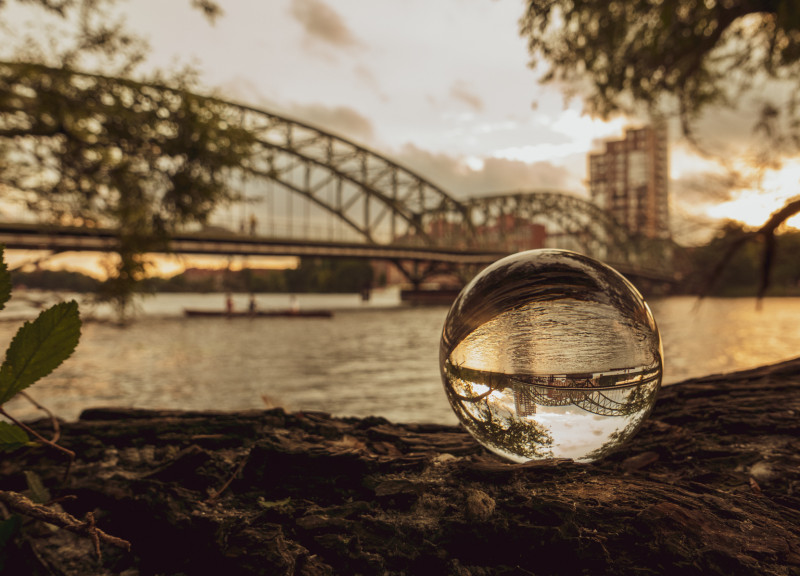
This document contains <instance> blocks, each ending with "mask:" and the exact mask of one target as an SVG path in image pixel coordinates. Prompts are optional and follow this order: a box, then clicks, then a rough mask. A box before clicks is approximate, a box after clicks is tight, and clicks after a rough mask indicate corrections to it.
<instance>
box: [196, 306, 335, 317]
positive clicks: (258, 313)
mask: <svg viewBox="0 0 800 576" xmlns="http://www.w3.org/2000/svg"><path fill="white" fill-rule="evenodd" d="M183 314H184V316H186V317H187V318H331V317H333V312H332V311H331V310H311V309H309V310H292V309H287V310H254V311H249V310H243V311H240V312H228V311H226V310H204V309H199V308H184V309H183Z"/></svg>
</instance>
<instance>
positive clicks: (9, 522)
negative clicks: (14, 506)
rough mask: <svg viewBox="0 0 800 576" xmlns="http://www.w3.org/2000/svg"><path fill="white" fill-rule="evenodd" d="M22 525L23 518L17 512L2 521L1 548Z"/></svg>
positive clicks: (0, 531) (0, 523)
mask: <svg viewBox="0 0 800 576" xmlns="http://www.w3.org/2000/svg"><path fill="white" fill-rule="evenodd" d="M20 526H22V518H20V517H19V516H18V515H17V514H13V515H12V516H9V517H8V518H7V519H5V520H3V521H2V522H0V550H2V549H3V548H4V547H5V545H6V544H8V542H9V541H10V540H11V539H12V538H13V537H14V536H15V535H16V534H17V532H19V528H20Z"/></svg>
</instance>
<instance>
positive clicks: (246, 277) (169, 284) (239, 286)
mask: <svg viewBox="0 0 800 576" xmlns="http://www.w3.org/2000/svg"><path fill="white" fill-rule="evenodd" d="M373 276H374V273H373V269H372V266H371V265H370V263H369V262H368V261H366V260H348V259H331V260H325V259H317V258H314V259H303V260H302V261H301V262H300V265H299V266H298V267H297V268H295V269H287V270H263V269H251V268H243V269H241V270H223V271H220V272H219V273H217V274H208V275H199V276H198V275H193V274H191V273H186V272H183V273H181V274H177V275H175V276H172V277H171V278H159V277H152V278H147V279H146V280H144V281H143V283H144V286H143V288H145V289H146V291H148V292H219V291H228V290H230V291H232V292H259V293H260V292H296V293H306V292H336V293H353V292H360V291H361V290H363V289H364V288H368V287H371V286H372V284H373V280H374V278H373ZM13 280H14V283H15V284H16V285H18V286H19V285H23V286H26V287H28V288H38V289H41V290H53V291H61V292H97V291H98V290H100V289H101V288H102V284H103V283H102V281H100V280H97V279H96V278H92V277H91V276H87V275H85V274H81V273H80V272H73V271H67V270H45V269H38V270H34V271H31V272H22V271H16V272H14V274H13Z"/></svg>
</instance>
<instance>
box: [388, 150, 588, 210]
mask: <svg viewBox="0 0 800 576" xmlns="http://www.w3.org/2000/svg"><path fill="white" fill-rule="evenodd" d="M392 157H393V158H395V159H396V160H397V161H398V162H399V163H400V164H401V165H403V166H406V167H408V168H409V169H411V170H413V171H414V172H416V173H417V174H419V175H420V176H422V177H424V178H426V179H428V180H429V181H430V182H432V183H433V184H436V185H437V186H440V187H441V188H442V189H444V190H445V191H446V192H448V193H450V194H452V195H453V196H454V197H456V198H461V199H463V198H468V197H473V196H484V195H487V194H493V193H502V192H515V191H531V190H550V191H568V190H571V189H574V176H573V175H572V174H571V173H570V172H569V170H567V169H566V168H563V167H560V166H555V165H553V164H551V163H549V162H535V163H527V162H521V161H518V160H508V159H505V158H483V159H476V158H469V159H468V158H461V157H455V156H450V155H448V154H442V153H438V154H437V153H433V152H429V151H427V150H422V149H421V148H417V147H416V146H414V145H413V144H407V145H406V146H405V147H403V148H402V149H401V150H400V151H399V152H397V153H395V154H393V155H392ZM470 166H472V167H470Z"/></svg>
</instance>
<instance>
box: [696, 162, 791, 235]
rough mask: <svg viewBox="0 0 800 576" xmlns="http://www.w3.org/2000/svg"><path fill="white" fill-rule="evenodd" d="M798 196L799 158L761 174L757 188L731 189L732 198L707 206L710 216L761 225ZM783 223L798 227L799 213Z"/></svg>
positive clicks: (754, 225) (755, 225)
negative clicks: (734, 190)
mask: <svg viewBox="0 0 800 576" xmlns="http://www.w3.org/2000/svg"><path fill="white" fill-rule="evenodd" d="M798 195H800V160H796V161H793V162H791V163H787V164H786V165H784V166H783V167H781V168H780V169H779V170H773V171H769V172H767V173H766V174H764V177H763V179H762V184H761V186H760V188H759V189H754V188H749V189H743V190H738V191H736V192H734V194H733V195H732V198H731V199H730V200H728V201H727V202H722V203H720V204H717V205H715V206H710V207H709V208H707V209H706V213H707V214H708V215H709V216H710V217H712V218H719V219H730V220H736V221H738V222H742V223H743V224H746V225H747V226H753V227H757V226H760V225H762V224H764V223H765V222H766V221H767V220H768V219H769V217H770V215H772V213H774V212H775V211H776V210H779V209H780V208H781V207H782V206H783V205H784V204H785V203H786V201H787V200H789V199H790V198H793V197H795V196H798ZM786 226H787V227H791V228H796V229H800V214H797V215H795V216H793V217H791V218H789V219H788V220H787V221H786Z"/></svg>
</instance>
